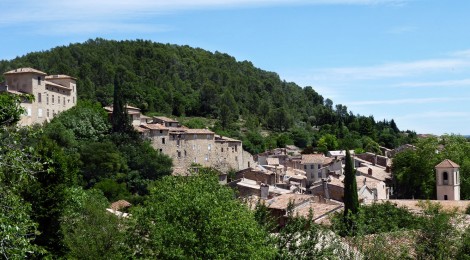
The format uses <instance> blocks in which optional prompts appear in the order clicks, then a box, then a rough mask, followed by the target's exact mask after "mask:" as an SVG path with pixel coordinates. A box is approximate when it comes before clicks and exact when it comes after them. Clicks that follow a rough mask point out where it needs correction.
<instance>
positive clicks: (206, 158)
mask: <svg viewBox="0 0 470 260" xmlns="http://www.w3.org/2000/svg"><path fill="white" fill-rule="evenodd" d="M204 160H206V162H207V161H208V160H209V156H207V154H206V157H205V158H204Z"/></svg>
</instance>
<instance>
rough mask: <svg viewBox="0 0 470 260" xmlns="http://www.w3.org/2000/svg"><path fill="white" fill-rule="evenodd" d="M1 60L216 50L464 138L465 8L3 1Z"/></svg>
mask: <svg viewBox="0 0 470 260" xmlns="http://www.w3.org/2000/svg"><path fill="white" fill-rule="evenodd" d="M0 9H1V10H2V14H1V15H0V30H1V32H2V35H3V39H2V44H1V48H0V59H12V58H14V57H16V56H21V55H24V54H26V53H28V52H31V51H41V50H47V49H50V48H52V47H55V46H58V45H68V44H69V43H75V42H83V41H85V40H87V39H90V38H96V37H102V38H106V39H117V40H121V39H148V40H152V41H156V42H163V43H175V44H183V45H189V46H192V47H200V48H203V49H206V50H209V51H220V52H225V53H228V54H230V55H232V56H234V57H235V58H236V59H237V60H249V61H251V62H253V64H254V65H255V66H257V67H259V68H261V69H264V70H268V71H274V72H277V73H278V74H279V75H280V77H281V78H282V79H285V80H286V81H294V82H296V83H297V84H299V85H301V86H312V87H313V88H314V89H315V90H317V91H318V92H319V93H320V94H322V95H323V96H324V97H325V98H330V99H332V100H333V101H334V103H335V104H343V105H346V106H347V107H348V108H349V109H350V110H352V111H353V112H354V113H359V114H363V115H373V116H374V117H375V119H376V120H382V119H384V118H385V119H391V118H394V119H395V121H396V122H397V124H398V127H399V128H400V129H412V130H416V131H417V132H418V133H433V134H443V133H456V134H470V37H469V35H468V30H469V29H468V28H470V19H468V18H467V17H468V13H470V2H469V1H464V0H455V1H442V0H439V1H438V0H310V1H307V0H305V1H302V0H274V1H272V0H225V1H223V0H172V1H161V0H132V1H131V0H122V1H119V0H74V1H64V0H61V1H59V0H42V1H32V0H31V1H29V0H2V2H1V4H0Z"/></svg>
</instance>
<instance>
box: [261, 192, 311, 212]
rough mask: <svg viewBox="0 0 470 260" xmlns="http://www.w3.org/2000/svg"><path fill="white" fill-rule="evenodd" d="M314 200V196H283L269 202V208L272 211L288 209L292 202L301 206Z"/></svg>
mask: <svg viewBox="0 0 470 260" xmlns="http://www.w3.org/2000/svg"><path fill="white" fill-rule="evenodd" d="M312 198H313V196H312V195H304V194H292V193H291V194H282V195H279V196H277V197H274V198H272V199H270V200H269V201H267V203H268V207H269V208H271V209H287V206H288V205H289V203H290V202H292V203H293V204H294V205H296V206H297V205H299V204H302V203H304V202H308V201H310V200H311V199H312Z"/></svg>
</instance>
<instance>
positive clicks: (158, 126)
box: [142, 124, 168, 130]
mask: <svg viewBox="0 0 470 260" xmlns="http://www.w3.org/2000/svg"><path fill="white" fill-rule="evenodd" d="M142 127H145V128H148V129H151V130H168V127H165V126H163V125H161V124H146V125H142Z"/></svg>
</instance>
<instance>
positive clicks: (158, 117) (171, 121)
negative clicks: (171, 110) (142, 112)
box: [153, 116, 178, 123]
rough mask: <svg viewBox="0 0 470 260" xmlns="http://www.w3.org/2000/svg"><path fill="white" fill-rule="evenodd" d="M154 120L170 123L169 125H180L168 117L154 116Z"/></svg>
mask: <svg viewBox="0 0 470 260" xmlns="http://www.w3.org/2000/svg"><path fill="white" fill-rule="evenodd" d="M153 118H155V119H158V120H161V121H163V122H168V123H178V121H176V120H174V119H171V118H168V117H166V116H154V117H153Z"/></svg>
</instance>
